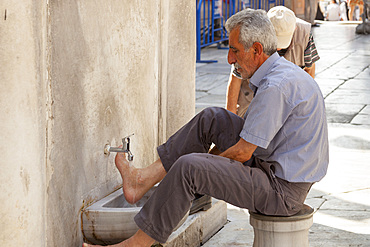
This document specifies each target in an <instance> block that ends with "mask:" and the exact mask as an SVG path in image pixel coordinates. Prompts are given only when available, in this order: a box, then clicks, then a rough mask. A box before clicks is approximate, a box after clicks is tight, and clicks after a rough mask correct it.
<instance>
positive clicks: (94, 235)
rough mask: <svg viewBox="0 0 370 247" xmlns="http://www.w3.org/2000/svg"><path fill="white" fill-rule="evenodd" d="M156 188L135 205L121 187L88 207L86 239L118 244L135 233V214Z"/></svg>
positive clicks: (84, 220) (84, 216)
mask: <svg viewBox="0 0 370 247" xmlns="http://www.w3.org/2000/svg"><path fill="white" fill-rule="evenodd" d="M155 188H156V186H155V187H153V188H152V189H151V190H149V191H148V192H147V193H146V194H145V195H144V196H143V198H142V199H141V200H140V201H138V202H137V203H136V204H134V205H132V204H129V203H128V202H127V201H126V200H125V197H124V195H123V192H122V189H119V190H117V191H115V192H113V193H112V194H110V195H108V196H106V197H104V198H103V199H101V200H99V201H97V202H95V203H94V204H92V205H91V206H89V207H87V208H86V209H85V210H83V212H82V232H83V235H84V237H85V240H86V241H87V242H89V243H92V244H100V245H102V244H116V243H119V242H121V241H123V240H125V239H127V238H129V237H131V236H132V235H134V233H135V232H136V231H137V230H138V229H139V228H138V227H137V225H136V223H135V221H134V216H135V215H136V214H137V213H138V212H139V211H140V209H141V207H142V206H143V205H144V203H145V202H146V201H147V200H148V199H149V197H150V196H151V194H152V193H153V192H154V190H155ZM187 217H188V214H186V215H185V217H184V218H183V219H182V220H181V222H180V223H179V225H178V227H179V226H181V224H182V223H183V222H184V221H185V220H186V218H187ZM178 227H177V228H178ZM175 230H176V229H175Z"/></svg>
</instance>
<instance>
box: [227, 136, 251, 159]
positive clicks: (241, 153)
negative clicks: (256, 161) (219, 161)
mask: <svg viewBox="0 0 370 247" xmlns="http://www.w3.org/2000/svg"><path fill="white" fill-rule="evenodd" d="M256 148H257V146H256V145H254V144H251V143H249V142H247V141H245V140H244V139H243V138H240V140H239V141H238V142H237V143H236V144H235V145H234V146H232V147H230V148H229V149H227V150H226V151H225V152H222V153H221V154H220V156H222V157H226V158H229V159H233V160H236V161H239V162H242V163H244V162H246V161H247V160H249V159H250V158H251V157H252V154H253V152H254V150H256Z"/></svg>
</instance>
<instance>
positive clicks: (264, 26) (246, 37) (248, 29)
mask: <svg viewBox="0 0 370 247" xmlns="http://www.w3.org/2000/svg"><path fill="white" fill-rule="evenodd" d="M225 27H226V30H227V31H228V32H229V33H230V32H231V31H232V30H234V29H236V28H240V34H239V42H240V43H241V44H242V45H243V46H244V49H249V48H250V47H251V46H252V45H253V43H254V42H258V43H260V44H261V45H262V47H263V52H264V53H265V54H266V55H268V56H270V55H272V54H273V53H274V52H276V48H277V38H276V34H275V29H274V26H273V25H272V23H271V21H270V19H269V18H268V16H267V14H266V11H264V10H261V9H258V10H254V9H244V10H242V11H240V12H238V13H236V14H234V15H233V16H231V17H230V18H229V19H228V20H227V21H226V25H225Z"/></svg>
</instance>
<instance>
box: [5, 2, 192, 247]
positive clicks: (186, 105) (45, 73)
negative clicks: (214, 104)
mask: <svg viewBox="0 0 370 247" xmlns="http://www.w3.org/2000/svg"><path fill="white" fill-rule="evenodd" d="M18 2H19V1H14V0H13V1H11V0H5V1H2V3H1V4H0V25H1V26H0V27H1V29H0V80H1V81H0V82H1V91H0V94H1V98H0V102H1V108H0V114H1V121H0V126H1V127H2V128H1V129H2V131H3V132H4V133H5V134H2V135H1V142H0V150H1V151H2V153H3V155H4V158H3V159H2V160H1V161H0V166H1V169H2V172H1V173H0V176H1V189H2V193H1V197H2V198H1V199H2V200H1V201H2V202H3V204H2V206H1V207H0V214H1V218H2V222H1V226H0V227H1V228H0V246H80V244H81V243H82V234H81V225H80V209H81V208H82V207H84V206H85V205H87V204H88V203H91V202H93V201H95V200H97V199H100V198H101V197H103V196H105V195H106V194H108V193H110V192H112V191H113V190H114V189H115V188H117V187H119V185H120V182H121V180H120V177H119V174H118V172H117V170H116V168H115V166H114V162H113V159H114V154H111V155H110V156H105V155H104V153H103V148H104V145H105V144H106V143H107V142H110V143H111V144H112V145H114V146H115V145H116V146H118V145H119V144H120V143H121V138H122V137H124V136H126V135H129V134H132V133H134V134H135V135H134V136H133V137H132V138H131V150H132V152H133V154H134V156H135V158H134V163H135V165H136V166H146V165H148V164H149V163H151V162H152V161H154V160H155V159H156V158H157V154H156V150H155V148H156V146H157V145H158V144H160V143H162V142H163V141H164V140H165V139H166V138H167V137H168V135H169V134H172V133H173V132H174V131H175V130H176V129H178V128H179V127H180V126H182V125H183V124H184V123H185V122H186V121H187V120H188V119H190V118H191V117H192V116H193V114H194V93H195V90H194V80H195V5H194V3H193V2H192V1H190V0H175V1H165V0H156V1H131V0H124V1H122V0H107V1H82V0H81V1H78V0H67V1H56V0H55V1H53V0H50V1H44V2H40V1H31V0H30V1H21V2H22V3H18ZM5 9H6V13H7V16H6V18H5V20H4V14H5ZM9 198H10V199H9ZM4 202H5V203H4ZM9 236H12V237H9ZM30 243H31V244H30Z"/></svg>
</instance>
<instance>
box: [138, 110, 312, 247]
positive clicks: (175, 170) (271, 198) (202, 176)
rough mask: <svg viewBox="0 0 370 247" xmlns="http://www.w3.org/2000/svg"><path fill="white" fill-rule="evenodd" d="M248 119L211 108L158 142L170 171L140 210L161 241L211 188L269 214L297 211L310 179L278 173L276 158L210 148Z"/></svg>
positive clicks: (234, 136) (221, 145) (144, 225)
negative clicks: (233, 155)
mask: <svg viewBox="0 0 370 247" xmlns="http://www.w3.org/2000/svg"><path fill="white" fill-rule="evenodd" d="M243 124H244V120H243V119H242V118H240V117H239V116H237V115H235V114H233V113H231V112H229V111H227V110H225V109H223V108H217V107H212V108H207V109H205V110H204V111H202V112H200V113H199V114H198V115H197V116H195V117H194V118H193V119H192V120H191V121H190V122H188V123H187V124H186V125H185V126H184V127H182V128H181V129H180V130H179V131H178V132H176V133H175V134H174V135H173V136H171V137H170V138H169V139H168V141H167V142H166V143H165V144H163V145H161V146H159V147H158V154H159V157H160V159H161V161H162V163H163V166H164V168H165V169H166V171H167V175H166V176H165V178H164V179H163V180H162V181H161V183H160V184H159V186H158V188H157V189H156V190H155V192H154V193H153V195H152V196H151V197H150V198H149V200H148V201H147V203H146V204H145V205H144V206H143V208H142V209H141V211H140V212H139V213H138V214H137V215H136V216H135V222H136V224H137V225H138V226H139V228H140V229H141V230H142V231H144V232H145V233H146V234H148V235H149V236H150V237H152V238H153V239H155V240H156V241H158V242H160V243H165V242H166V240H167V239H168V237H169V236H170V234H171V233H172V230H173V229H174V228H175V227H176V226H177V224H178V223H179V222H180V220H181V219H182V218H183V217H184V215H185V214H186V213H187V211H188V210H189V208H190V206H191V203H192V200H193V199H194V194H196V193H197V194H206V195H210V196H212V197H214V198H217V199H221V200H224V201H226V202H228V203H230V204H233V205H235V206H238V207H241V208H247V209H249V210H251V211H253V212H259V213H263V214H266V215H286V216H288V215H293V214H295V213H297V212H298V211H299V210H300V209H301V207H302V205H303V202H304V200H305V198H306V196H307V193H308V191H309V189H310V188H311V185H312V184H311V183H290V182H288V181H285V180H283V179H280V178H277V177H275V175H274V173H273V164H269V163H267V162H264V161H262V160H260V159H257V158H252V159H251V160H249V161H248V162H246V163H244V164H242V163H240V162H237V161H234V160H231V159H228V158H224V157H220V156H217V155H211V154H208V153H207V152H208V150H209V148H210V145H211V144H212V143H214V144H215V145H216V146H217V147H218V149H219V150H220V151H224V150H226V149H228V148H229V147H231V146H233V145H234V144H236V143H237V142H238V140H239V139H240V137H239V133H240V132H241V130H242V128H243Z"/></svg>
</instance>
